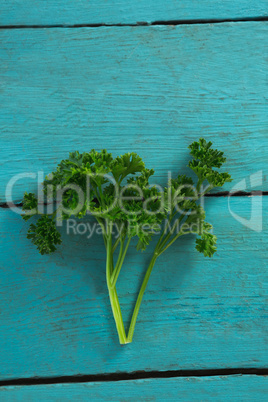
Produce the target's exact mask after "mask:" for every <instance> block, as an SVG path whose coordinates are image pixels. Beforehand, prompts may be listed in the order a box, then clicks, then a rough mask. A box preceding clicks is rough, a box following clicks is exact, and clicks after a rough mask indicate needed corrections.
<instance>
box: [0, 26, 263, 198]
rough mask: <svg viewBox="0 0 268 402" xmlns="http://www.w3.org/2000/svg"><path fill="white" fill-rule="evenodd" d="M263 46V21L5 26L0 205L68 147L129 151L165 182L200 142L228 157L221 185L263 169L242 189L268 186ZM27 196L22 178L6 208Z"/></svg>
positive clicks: (0, 67) (30, 186) (31, 184)
mask: <svg viewBox="0 0 268 402" xmlns="http://www.w3.org/2000/svg"><path fill="white" fill-rule="evenodd" d="M265 38H268V23H265V22H262V23H253V22H252V23H225V24H215V25H191V26H176V27H170V26H167V27H159V26H154V27H135V28H133V27H132V28H131V27H125V28H124V29H122V28H120V27H119V28H118V27H112V28H105V27H103V28H98V29H93V28H81V29H35V30H29V29H19V30H1V31H0V40H1V49H0V58H1V64H0V77H1V84H0V85H1V91H0V103H1V107H2V112H1V116H0V132H1V144H2V145H1V151H2V155H1V164H2V166H4V169H3V168H2V169H1V172H0V195H1V198H0V201H2V202H4V201H5V196H4V194H5V188H6V185H7V183H8V182H9V180H10V179H11V178H12V177H13V176H14V175H16V174H19V173H24V172H26V173H30V172H34V173H36V172H37V171H38V170H45V173H48V172H50V171H51V170H52V169H54V168H55V166H56V164H57V163H58V162H59V161H60V160H61V159H63V158H65V157H66V156H67V155H68V153H69V152H70V151H73V150H76V149H78V150H80V151H85V150H90V149H91V148H96V149H101V148H107V149H109V150H110V151H112V152H113V153H114V154H118V153H122V152H126V151H127V152H128V151H130V150H133V151H136V152H138V153H140V154H141V156H142V157H143V158H144V159H145V161H146V163H147V165H148V166H149V167H153V168H155V169H156V177H157V180H158V182H159V183H162V184H165V183H166V180H167V171H168V170H171V171H172V173H173V174H177V173H178V171H180V172H185V171H186V168H185V165H186V163H187V160H188V150H187V146H188V145H189V144H190V143H191V142H192V141H193V140H195V139H197V138H199V137H200V136H204V137H205V138H207V139H208V140H212V141H213V142H214V144H215V146H217V147H219V148H220V149H222V150H224V151H225V153H226V155H227V157H228V163H227V164H226V168H227V169H228V170H229V172H230V173H231V174H232V176H233V177H234V182H233V183H230V184H228V185H226V186H225V189H231V188H232V186H233V185H234V184H237V183H239V182H240V181H241V180H243V179H244V178H245V177H247V176H248V175H250V174H252V173H255V172H257V171H260V170H262V171H263V177H262V181H259V182H257V183H255V184H254V186H253V187H252V186H251V184H250V180H248V181H247V182H246V184H245V187H244V189H248V190H252V189H255V190H258V189H263V190H268V180H267V169H268V168H267V150H268V131H267V127H268V113H267V111H268V107H267V106H268V103H267V73H266V72H267V43H268V41H266V40H265ZM242 187H243V186H242ZM35 189H36V182H35V180H33V179H32V178H28V179H20V180H19V181H18V182H17V183H16V185H15V186H14V191H13V199H14V201H20V200H21V198H22V194H23V192H24V191H25V190H28V191H33V190H35Z"/></svg>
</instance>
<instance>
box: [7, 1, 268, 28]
mask: <svg viewBox="0 0 268 402" xmlns="http://www.w3.org/2000/svg"><path fill="white" fill-rule="evenodd" d="M0 7H1V15H0V24H1V25H45V24H46V25H51V24H71V25H72V24H101V23H105V24H136V23H138V22H153V21H159V20H162V21H163V20H165V21H167V20H179V21H181V20H208V19H238V18H255V17H264V16H267V15H268V3H267V0H258V1H257V2H256V1H250V0H239V1H233V0H224V1H222V0H203V1H202V2H200V1H199V0H184V1H180V0H167V1H165V5H164V6H163V2H162V1H161V0H154V1H153V0H139V1H137V2H135V3H133V1H131V0H125V1H119V0H115V1H112V0H98V1H86V0H77V1H75V2H74V1H72V0H66V1H64V2H63V1H62V0H46V1H45V2H44V1H42V0H35V1H34V0H25V1H17V0H11V1H9V2H7V1H4V0H1V2H0Z"/></svg>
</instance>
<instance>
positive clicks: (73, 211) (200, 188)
mask: <svg viewBox="0 0 268 402" xmlns="http://www.w3.org/2000/svg"><path fill="white" fill-rule="evenodd" d="M211 146H212V143H211V142H206V140H205V139H203V138H200V140H199V141H196V142H193V143H192V144H191V145H190V147H189V148H190V154H191V155H192V157H193V159H192V160H191V161H190V162H189V165H188V166H189V168H190V169H192V171H193V172H194V173H195V174H196V176H197V184H196V186H195V185H194V181H193V179H192V178H190V177H187V176H185V175H178V176H177V177H176V178H175V179H170V180H169V182H168V185H167V187H166V188H165V189H163V191H160V190H159V187H158V186H154V185H150V183H149V180H150V179H151V177H152V176H153V174H154V170H152V169H147V168H146V167H145V164H144V162H143V161H142V159H141V158H140V157H139V156H138V155H137V154H136V153H133V152H132V153H127V154H124V155H121V156H118V157H116V158H113V157H112V154H110V153H108V152H107V151H106V150H102V151H100V152H98V151H96V150H94V149H93V150H91V151H90V152H84V153H79V152H78V151H75V152H71V153H70V154H69V158H68V159H65V160H62V161H61V162H60V163H59V165H58V166H57V169H56V170H55V171H54V172H52V173H51V174H50V175H48V176H47V177H46V180H45V181H44V183H43V184H44V187H43V190H44V194H45V196H46V197H47V202H48V203H53V202H55V208H54V209H53V208H52V212H48V210H47V211H46V212H45V213H43V212H42V213H41V212H40V211H39V210H38V200H37V198H36V196H35V195H34V194H33V193H29V194H28V193H25V195H24V199H23V208H22V209H23V211H24V214H23V215H22V217H23V219H25V220H28V219H30V218H31V217H32V216H35V215H36V216H37V217H39V218H38V220H37V221H36V222H35V223H32V224H31V225H30V227H29V231H28V235H27V237H28V238H29V239H31V240H32V242H33V244H34V245H36V246H37V248H38V250H39V252H40V253H41V254H50V253H52V252H54V251H55V250H56V246H58V245H59V244H61V236H60V232H59V231H58V228H57V223H58V222H59V221H61V220H63V219H69V218H70V217H73V216H75V217H77V218H78V219H80V218H83V217H86V215H87V213H88V212H89V213H90V214H92V215H93V216H95V218H96V220H97V222H98V224H99V226H100V228H101V229H102V236H103V241H104V246H105V249H106V281H107V287H108V292H109V296H110V302H111V307H112V311H113V316H114V319H115V323H116V327H117V332H118V336H119V341H120V343H121V344H125V343H129V342H131V341H132V338H133V334H134V329H135V324H136V320H137V316H138V312H139V309H140V305H141V301H142V297H143V294H144V291H145V289H146V286H147V283H148V280H149V277H150V274H151V272H152V269H153V267H154V265H155V263H156V261H157V259H158V258H159V257H160V256H161V255H162V254H163V253H164V252H165V251H166V250H167V249H168V248H169V247H170V246H171V245H172V244H173V243H174V242H175V241H176V240H177V239H178V238H179V237H181V236H183V235H188V234H193V233H194V234H195V235H196V236H197V238H196V249H197V251H199V252H200V253H203V254H204V256H205V257H212V255H213V254H214V253H215V251H216V240H217V239H216V236H215V235H214V234H213V233H212V230H213V228H212V225H211V224H209V223H207V222H206V220H205V211H204V209H203V207H202V205H200V200H201V199H202V197H203V195H204V194H205V193H206V192H208V191H210V190H212V189H213V188H214V187H219V186H222V185H223V184H224V183H225V182H228V181H231V177H230V175H229V174H228V173H225V172H220V171H218V170H217V169H219V168H221V166H222V165H223V163H224V162H225V160H226V159H225V157H224V156H223V152H221V151H218V150H217V149H212V148H211ZM204 186H205V187H204ZM50 205H52V204H50ZM50 209H51V208H50ZM114 228H116V229H117V230H115V231H114ZM159 232H160V236H159V239H158V242H157V244H156V246H155V249H154V251H153V254H152V259H151V262H150V264H149V266H148V269H147V271H146V274H145V277H144V281H143V283H142V285H141V288H140V292H139V295H138V298H137V301H136V305H135V308H134V311H133V315H132V319H131V323H130V327H129V330H128V333H127V335H126V332H125V327H124V323H123V319H122V314H121V309H120V304H119V300H118V296H117V291H116V283H117V280H118V277H119V274H120V271H121V268H122V266H123V263H124V260H125V256H126V254H127V251H128V248H129V245H130V243H131V241H132V240H134V239H136V248H137V250H142V251H143V250H145V249H146V247H148V246H149V244H150V242H151V240H152V237H153V236H155V235H156V234H159ZM115 253H116V254H115ZM115 255H117V257H116V258H115Z"/></svg>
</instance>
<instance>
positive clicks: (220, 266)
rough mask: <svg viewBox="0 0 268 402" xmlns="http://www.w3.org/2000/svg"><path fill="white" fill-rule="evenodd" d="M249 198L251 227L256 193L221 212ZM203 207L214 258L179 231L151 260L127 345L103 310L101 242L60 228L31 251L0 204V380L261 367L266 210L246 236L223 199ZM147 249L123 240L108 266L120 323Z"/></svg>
mask: <svg viewBox="0 0 268 402" xmlns="http://www.w3.org/2000/svg"><path fill="white" fill-rule="evenodd" d="M256 200H257V204H253V210H254V211H255V217H254V219H255V221H256V222H257V221H258V220H259V219H260V218H261V214H262V208H261V203H260V201H261V198H260V197H232V198H231V200H230V208H231V210H232V211H233V213H236V214H239V215H240V216H243V217H245V218H249V217H250V214H251V206H252V203H256ZM205 207H206V210H207V211H208V214H207V215H208V218H207V219H208V221H209V222H211V223H212V224H213V225H214V226H215V233H216V234H217V236H218V239H219V240H218V252H217V254H216V255H215V256H214V258H213V259H205V258H204V257H203V256H202V255H200V254H199V253H198V252H197V251H195V250H194V239H193V238H192V237H191V236H190V237H186V236H185V238H181V241H180V242H178V243H177V244H176V245H175V244H174V246H172V247H171V248H170V252H169V253H166V254H165V256H163V257H162V258H159V261H158V262H157V265H156V266H155V268H154V271H153V273H152V276H151V278H150V282H149V285H148V289H147V291H146V294H145V296H144V301H143V305H142V307H141V310H140V315H139V317H138V322H137V326H136V331H135V334H134V341H133V343H131V344H128V345H124V346H120V345H119V343H118V339H117V335H116V330H115V325H114V322H113V318H112V313H111V308H110V305H109V300H108V294H107V289H106V283H105V253H104V246H103V242H102V239H100V237H99V236H97V235H95V236H94V237H93V238H91V239H87V236H88V233H87V234H86V235H84V236H81V235H80V236H79V235H75V234H74V233H73V232H71V233H70V234H69V235H67V234H66V229H65V230H64V228H62V232H63V245H62V246H61V247H60V248H59V249H58V251H57V252H56V253H55V254H53V255H50V256H41V255H40V254H38V252H37V250H36V249H35V247H34V246H33V245H32V244H31V243H30V241H29V240H27V239H26V236H25V234H26V230H27V228H28V224H27V223H26V222H24V221H22V219H21V218H20V216H19V215H16V214H15V213H14V212H12V211H9V210H4V209H2V210H0V218H1V225H0V228H1V238H2V240H3V241H2V243H1V246H0V255H1V292H0V305H1V320H0V344H1V360H2V362H4V364H2V365H1V367H0V379H2V380H3V379H11V378H20V377H34V376H40V377H42V376H61V375H77V374H100V373H114V372H133V371H138V370H146V371H152V370H157V371H159V370H160V371H161V370H176V369H206V368H207V369H209V368H223V367H227V368H231V367H259V368H261V367H267V362H268V352H267V350H268V349H267V296H268V292H267V290H268V289H267V284H268V278H267V234H268V227H267V214H266V215H265V219H264V222H263V230H262V232H257V231H254V230H252V229H250V228H248V227H245V226H243V225H241V223H240V222H238V221H237V220H235V219H234V218H233V216H232V215H231V213H230V211H229V209H228V199H227V198H223V197H221V198H213V199H212V198H207V199H206V205H205ZM267 208H268V197H263V212H264V213H265V211H267ZM155 240H157V239H155ZM151 253H152V247H150V248H149V249H148V250H147V251H146V252H144V253H137V252H136V250H135V244H134V243H133V244H132V246H131V248H130V252H129V254H128V256H127V258H126V262H125V266H124V268H123V269H122V272H121V273H120V277H119V285H118V292H119V298H120V302H121V305H122V310H123V316H124V318H125V320H126V322H127V321H128V319H129V316H130V313H131V310H132V306H133V303H134V300H135V298H136V292H137V290H138V288H139V284H140V281H141V278H142V275H143V272H144V269H145V268H146V264H148V262H149V259H150V256H151Z"/></svg>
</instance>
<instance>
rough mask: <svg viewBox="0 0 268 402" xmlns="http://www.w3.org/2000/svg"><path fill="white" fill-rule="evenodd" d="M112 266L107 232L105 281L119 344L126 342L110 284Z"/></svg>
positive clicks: (118, 308)
mask: <svg viewBox="0 0 268 402" xmlns="http://www.w3.org/2000/svg"><path fill="white" fill-rule="evenodd" d="M112 266H113V260H112V237H111V234H109V233H108V238H107V259H106V282H107V287H108V291H109V297H110V303H111V307H112V312H113V316H114V320H115V324H116V329H117V333H118V337H119V342H120V344H125V343H127V342H126V333H125V328H124V323H123V318H122V313H121V309H120V305H119V301H118V296H117V292H116V288H115V287H114V288H112V286H111V270H112Z"/></svg>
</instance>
